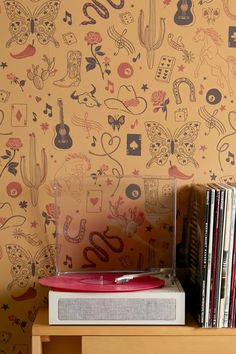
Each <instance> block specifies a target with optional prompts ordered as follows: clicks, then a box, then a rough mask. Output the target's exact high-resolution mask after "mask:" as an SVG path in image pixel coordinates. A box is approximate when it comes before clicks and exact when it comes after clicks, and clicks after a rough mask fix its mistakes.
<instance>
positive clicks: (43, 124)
mask: <svg viewBox="0 0 236 354" xmlns="http://www.w3.org/2000/svg"><path fill="white" fill-rule="evenodd" d="M40 127H41V129H42V131H43V132H44V134H45V133H46V131H47V130H48V129H49V124H48V123H47V122H45V123H42V124H41V125H40Z"/></svg>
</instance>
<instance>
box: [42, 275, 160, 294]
mask: <svg viewBox="0 0 236 354" xmlns="http://www.w3.org/2000/svg"><path fill="white" fill-rule="evenodd" d="M120 276H122V274H120V273H119V274H106V273H105V274H104V273H103V274H101V273H99V274H66V275H64V274H63V275H55V276H51V277H46V278H41V279H39V283H40V284H41V285H44V286H47V287H48V288H50V289H51V290H54V291H71V292H125V291H142V290H150V289H155V288H161V287H163V286H164V285H165V282H164V280H162V279H159V278H157V277H152V276H144V277H140V278H134V279H132V280H130V281H129V282H127V283H122V284H116V283H115V279H116V278H118V277H120Z"/></svg>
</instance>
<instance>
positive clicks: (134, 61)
mask: <svg viewBox="0 0 236 354" xmlns="http://www.w3.org/2000/svg"><path fill="white" fill-rule="evenodd" d="M140 57H141V54H140V53H138V55H137V56H136V57H134V58H133V59H132V60H133V63H136V61H137V60H138V59H140Z"/></svg>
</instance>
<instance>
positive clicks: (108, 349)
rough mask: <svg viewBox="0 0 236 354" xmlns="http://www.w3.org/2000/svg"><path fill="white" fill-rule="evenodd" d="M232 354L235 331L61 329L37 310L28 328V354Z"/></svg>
mask: <svg viewBox="0 0 236 354" xmlns="http://www.w3.org/2000/svg"><path fill="white" fill-rule="evenodd" d="M42 353H43V354H200V353H201V354H235V353H236V329H235V328H234V329H230V328H223V329H205V328H199V327H198V326H197V325H196V324H195V323H194V321H192V320H191V319H190V320H188V321H187V325H185V326H133V325H132V326H130V325H129V326H123V325H120V326H101V325H95V326H91V325H87V326H78V325H77V326H64V325H63V326H61V325H49V324H48V310H47V308H40V309H39V311H38V314H37V317H36V319H35V322H34V324H33V328H32V354H42Z"/></svg>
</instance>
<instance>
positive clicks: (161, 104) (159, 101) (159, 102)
mask: <svg viewBox="0 0 236 354" xmlns="http://www.w3.org/2000/svg"><path fill="white" fill-rule="evenodd" d="M165 97H166V92H165V91H162V90H158V91H154V92H153V93H152V97H151V101H152V104H153V107H154V109H153V112H155V113H156V112H158V111H159V110H160V109H161V110H162V112H163V113H165V120H166V119H167V105H168V104H169V103H170V100H169V98H166V99H165Z"/></svg>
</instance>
